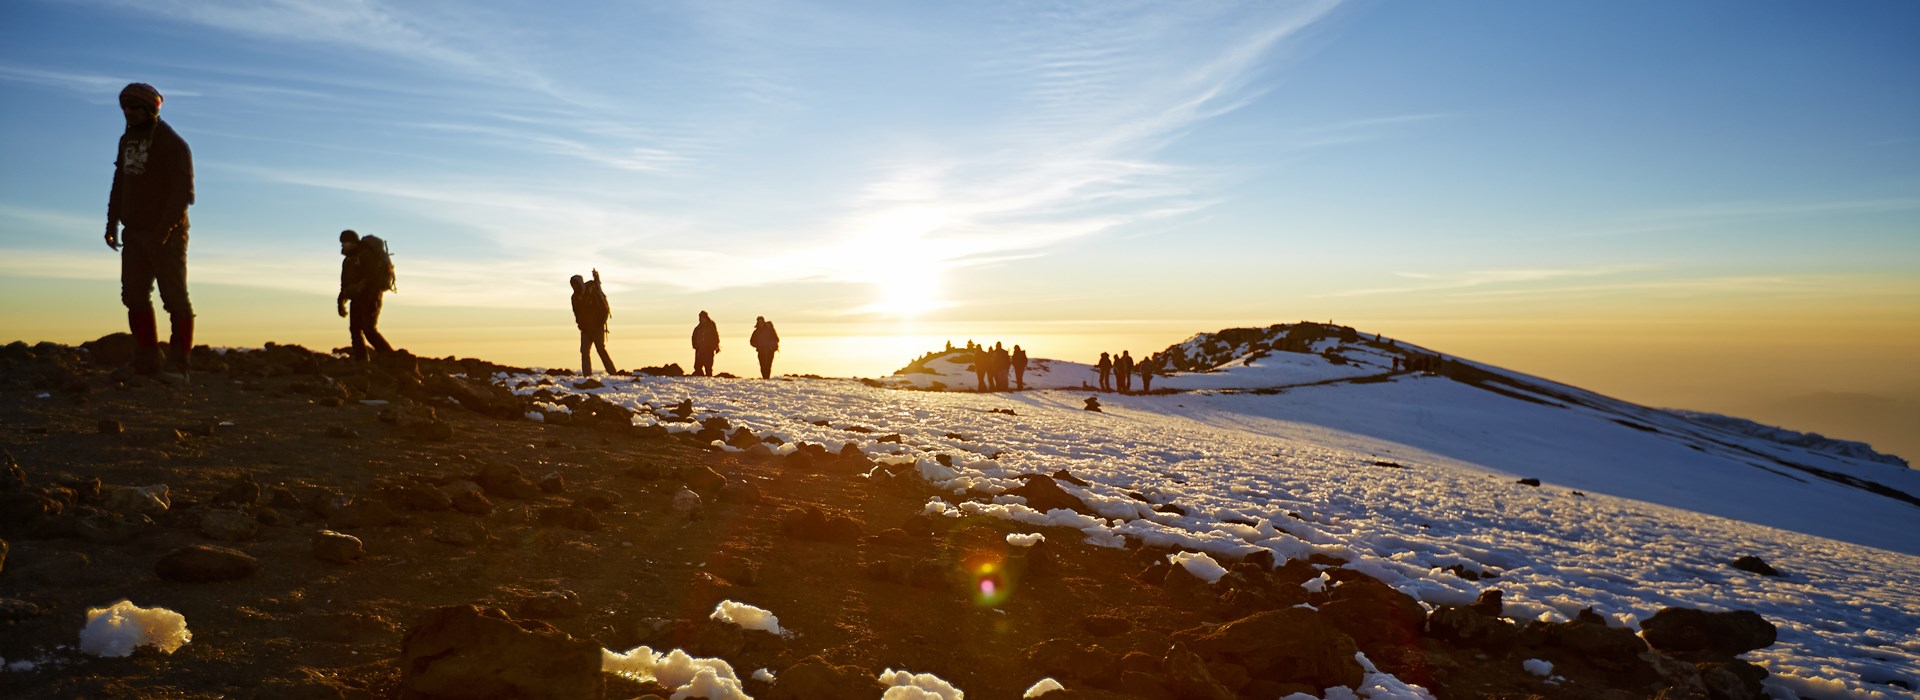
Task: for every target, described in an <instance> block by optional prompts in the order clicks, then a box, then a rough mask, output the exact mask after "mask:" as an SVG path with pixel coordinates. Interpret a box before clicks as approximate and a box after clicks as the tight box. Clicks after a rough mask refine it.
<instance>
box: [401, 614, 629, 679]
mask: <svg viewBox="0 0 1920 700" xmlns="http://www.w3.org/2000/svg"><path fill="white" fill-rule="evenodd" d="M600 656H601V651H600V645H599V644H597V643H595V642H593V641H591V640H585V639H574V638H573V637H571V636H568V635H567V634H566V633H564V632H561V631H560V630H557V629H554V628H553V627H552V626H551V625H548V624H546V623H543V622H539V621H537V620H523V621H516V620H513V619H512V618H510V617H508V616H507V614H506V613H504V612H502V611H500V610H499V609H498V608H482V607H479V606H475V605H455V606H449V607H444V608H439V609H436V610H434V611H432V612H429V613H427V615H426V616H425V617H424V618H422V619H421V620H420V622H419V623H418V624H416V625H414V626H413V628H412V629H409V630H407V635H406V638H405V640H404V641H402V642H401V658H400V660H399V664H398V665H399V667H400V674H401V675H400V697H403V698H411V699H416V700H440V699H442V698H445V699H449V700H451V699H453V698H499V699H505V698H518V699H521V700H572V699H574V698H595V697H600V690H601V679H600Z"/></svg>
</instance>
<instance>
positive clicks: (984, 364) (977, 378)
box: [967, 340, 993, 392]
mask: <svg viewBox="0 0 1920 700" xmlns="http://www.w3.org/2000/svg"><path fill="white" fill-rule="evenodd" d="M967 348H968V349H971V350H972V351H973V390H974V391H975V392H985V391H990V390H991V388H990V387H988V386H987V375H989V374H990V373H992V371H993V352H992V351H990V350H988V349H986V348H984V347H980V346H977V345H974V344H973V341H971V340H969V341H967Z"/></svg>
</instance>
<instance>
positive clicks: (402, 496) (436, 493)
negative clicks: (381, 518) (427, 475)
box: [393, 481, 485, 513]
mask: <svg viewBox="0 0 1920 700" xmlns="http://www.w3.org/2000/svg"><path fill="white" fill-rule="evenodd" d="M461 483H469V484H471V483H473V482H470V481H468V482H461ZM476 488H477V485H476ZM393 496H394V500H395V501H398V502H399V503H400V507H402V508H406V509H407V510H419V511H426V512H429V513H443V512H446V511H449V510H453V497H452V496H449V495H447V493H446V492H445V491H442V490H440V489H437V488H434V487H432V486H429V485H427V484H424V483H421V482H418V481H410V482H407V483H404V484H400V485H399V486H397V487H395V488H394V489H393ZM482 498H485V497H484V496H482Z"/></svg>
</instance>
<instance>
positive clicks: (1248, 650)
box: [1168, 608, 1364, 688]
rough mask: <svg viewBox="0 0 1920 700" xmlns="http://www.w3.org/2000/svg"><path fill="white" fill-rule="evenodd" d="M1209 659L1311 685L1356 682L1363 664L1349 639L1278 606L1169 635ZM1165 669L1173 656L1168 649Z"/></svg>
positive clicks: (1301, 611)
mask: <svg viewBox="0 0 1920 700" xmlns="http://www.w3.org/2000/svg"><path fill="white" fill-rule="evenodd" d="M1173 638H1174V640H1175V641H1178V642H1183V643H1185V644H1186V645H1187V647H1188V648H1190V649H1192V650H1193V652H1194V653H1196V654H1199V655H1200V656H1202V657H1204V658H1205V659H1207V660H1208V661H1209V662H1215V661H1225V662H1228V663H1237V664H1239V665H1241V666H1244V667H1246V669H1247V672H1248V673H1249V674H1250V675H1251V676H1253V677H1255V678H1267V679H1271V680H1278V681H1287V682H1297V683H1306V684H1308V685H1311V686H1313V687H1315V688H1329V687H1332V686H1336V685H1343V686H1347V687H1353V686H1356V685H1359V683H1360V680H1361V678H1362V676H1363V675H1364V671H1363V669H1361V668H1360V663H1359V662H1358V661H1356V660H1354V654H1355V653H1357V652H1358V651H1359V648H1358V647H1357V646H1355V644H1354V642H1353V639H1352V638H1351V637H1348V636H1347V635H1345V634H1343V633H1341V632H1340V630H1338V629H1336V628H1335V627H1334V626H1333V625H1331V624H1328V623H1327V621H1326V620H1325V619H1323V618H1321V616H1320V615H1319V614H1317V613H1315V612H1313V611H1311V610H1308V609H1305V608H1282V609H1279V610H1268V611H1265V612H1261V613H1256V614H1253V615H1249V616H1247V617H1244V618H1241V619H1238V620H1234V621H1232V622H1228V623H1224V624H1219V625H1201V626H1199V627H1195V628H1193V629H1189V630H1186V631H1183V632H1178V633H1175V634H1174V635H1173ZM1168 660H1169V674H1170V675H1171V673H1172V668H1173V655H1171V654H1169V656H1168Z"/></svg>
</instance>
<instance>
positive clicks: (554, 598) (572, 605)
mask: <svg viewBox="0 0 1920 700" xmlns="http://www.w3.org/2000/svg"><path fill="white" fill-rule="evenodd" d="M582 609H583V606H581V605H580V594H578V593H574V592H573V591H569V590H565V589H560V590H553V591H548V592H546V593H541V594H539V595H535V596H532V597H529V598H525V599H522V600H521V601H520V605H519V607H518V608H516V609H515V612H516V613H518V614H519V615H520V617H533V618H539V619H543V620H552V619H557V618H562V617H573V616H575V615H579V614H580V612H581V610H582Z"/></svg>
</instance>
